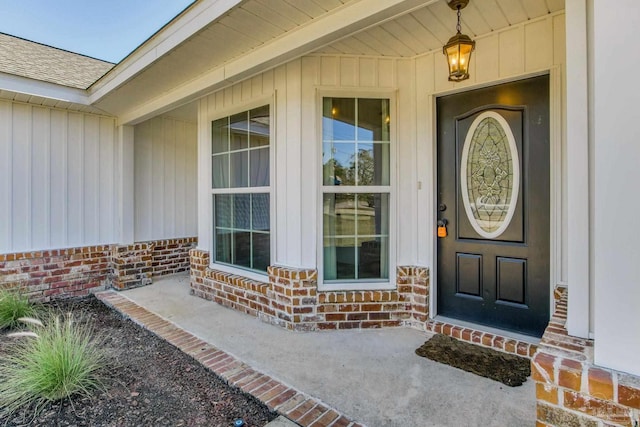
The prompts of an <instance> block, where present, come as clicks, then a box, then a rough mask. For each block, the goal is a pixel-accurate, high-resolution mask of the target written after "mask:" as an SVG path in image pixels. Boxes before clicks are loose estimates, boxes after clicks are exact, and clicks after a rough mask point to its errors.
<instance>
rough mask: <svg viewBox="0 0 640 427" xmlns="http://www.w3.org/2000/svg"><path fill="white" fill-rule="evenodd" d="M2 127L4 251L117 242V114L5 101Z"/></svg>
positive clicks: (0, 225)
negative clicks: (114, 219)
mask: <svg viewBox="0 0 640 427" xmlns="http://www.w3.org/2000/svg"><path fill="white" fill-rule="evenodd" d="M0 128H1V129H2V130H1V131H0V203H1V207H0V253H10V252H20V251H30V250H40V249H50V248H65V247H74V246H84V245H92V244H104V243H112V242H113V241H114V236H115V230H114V226H113V218H114V209H115V206H116V201H115V199H114V188H113V176H114V175H113V174H114V170H113V161H112V159H113V155H114V149H115V141H114V133H113V129H114V120H113V119H111V118H107V117H100V116H95V115H91V114H83V113H69V112H66V111H62V110H56V109H52V108H46V107H39V106H38V107H36V106H31V105H27V104H22V103H19V102H11V101H0ZM103 176H104V177H105V179H102V178H100V177H103ZM99 178H100V179H99ZM98 201H100V203H98Z"/></svg>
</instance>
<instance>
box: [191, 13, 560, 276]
mask: <svg viewBox="0 0 640 427" xmlns="http://www.w3.org/2000/svg"><path fill="white" fill-rule="evenodd" d="M562 21H563V15H562V14H557V15H549V16H547V17H545V18H542V19H538V20H532V21H528V22H526V23H523V24H519V25H514V26H512V27H508V28H506V29H505V30H502V31H496V32H493V33H490V34H488V35H485V36H482V37H478V38H477V39H476V41H477V43H478V45H477V49H476V52H475V53H474V58H473V60H472V70H471V76H472V77H471V79H469V80H468V81H466V82H462V83H458V84H454V83H451V82H449V81H448V80H447V74H446V73H447V67H446V65H445V60H444V57H443V55H442V53H441V52H440V51H438V52H431V53H427V54H424V55H420V56H418V57H416V58H413V59H406V58H405V59H395V58H383V57H377V58H376V57H371V56H349V55H331V54H323V55H311V56H306V57H303V58H301V59H297V60H294V61H291V62H289V63H287V64H285V65H282V66H279V67H276V68H275V69H274V70H271V71H268V72H265V73H263V74H260V75H257V76H254V77H252V78H251V79H249V80H247V81H244V82H240V83H237V84H235V85H233V86H231V87H228V88H226V89H224V90H221V91H219V92H216V93H213V94H211V95H209V96H208V97H206V98H205V100H203V102H202V103H201V115H200V124H199V126H200V135H201V138H202V140H201V141H200V144H203V143H205V142H206V140H207V139H208V138H210V135H209V133H208V132H209V126H210V121H211V120H212V119H213V118H217V117H223V116H225V115H228V114H232V113H235V112H238V111H241V110H242V109H243V108H245V107H247V106H249V108H250V107H251V106H255V105H256V104H255V103H256V102H259V101H265V100H268V99H269V97H270V96H275V109H274V110H273V112H272V114H273V115H274V116H275V122H274V125H275V130H276V140H275V142H274V143H273V144H274V145H273V146H272V147H273V154H274V155H275V163H276V166H275V169H276V170H275V182H274V193H273V194H274V197H273V199H272V203H274V204H275V215H276V217H275V227H276V229H275V230H273V234H272V236H273V238H274V239H275V244H276V253H275V257H274V260H273V261H274V262H275V263H278V264H282V265H287V266H292V267H298V266H300V267H310V268H315V267H316V260H317V253H316V252H317V243H318V241H317V239H318V238H319V237H320V236H319V234H318V233H319V229H318V227H317V223H318V221H319V220H320V217H319V216H318V215H319V214H320V206H318V203H319V197H318V194H319V191H320V189H319V184H320V183H319V181H318V176H317V175H318V173H319V167H320V162H321V160H320V154H319V153H320V152H321V150H320V149H319V145H318V144H320V142H319V140H318V136H319V133H318V132H319V128H318V126H319V115H320V112H319V111H318V105H319V104H318V97H319V96H321V95H318V92H317V89H318V90H321V91H335V92H338V93H341V94H344V96H353V97H357V96H359V94H362V93H366V94H367V95H371V94H376V93H380V94H382V95H381V96H388V95H389V94H395V96H394V98H395V105H394V108H395V112H396V114H395V119H396V123H395V126H396V133H395V140H394V143H396V144H397V147H396V171H397V173H396V177H395V183H394V188H395V193H394V196H395V201H396V205H395V210H396V220H395V223H396V226H395V233H396V234H395V235H396V240H397V248H396V254H395V258H396V260H397V262H398V264H419V265H424V266H428V267H430V266H431V263H432V261H433V237H432V236H433V233H434V229H433V223H434V221H435V218H434V208H433V197H434V191H435V187H434V186H435V182H436V177H435V170H434V169H433V165H434V164H435V162H434V153H435V140H434V127H435V121H434V118H435V113H434V109H433V103H434V100H435V96H437V95H438V94H442V93H447V92H448V91H452V90H460V89H461V88H465V87H470V86H481V85H487V84H491V83H492V82H497V81H502V80H508V79H513V78H518V77H520V76H526V75H529V74H531V73H538V72H542V71H545V70H549V69H551V68H552V67H554V66H562V64H563V61H564V55H563V52H564V51H563V49H564V47H563V43H564V27H563V26H562V25H561V23H562ZM265 102H266V101H265ZM203 106H204V107H206V108H204V107H203ZM556 114H558V115H559V114H560V112H556ZM200 155H201V156H206V157H207V159H201V160H202V161H203V162H205V164H206V162H209V168H210V159H209V157H210V155H209V152H208V151H207V152H206V153H205V152H204V151H202V152H201V154H200ZM202 164H203V163H201V165H202ZM199 179H200V180H205V182H207V183H208V182H209V181H210V179H211V178H210V176H209V169H207V171H204V170H203V171H201V175H200V177H199ZM556 184H557V185H560V186H561V185H562V183H561V182H557V183H556ZM561 193H562V192H561V191H560V194H561ZM199 195H200V197H206V198H207V200H210V188H209V186H208V185H207V186H201V190H200V193H199ZM563 200H564V199H563ZM562 203H564V202H562ZM204 211H205V210H203V211H202V212H204ZM202 212H201V215H202ZM206 212H210V210H206ZM208 215H210V213H208ZM210 221H211V218H204V219H203V218H201V222H200V227H201V228H202V229H201V230H200V232H199V235H200V236H201V238H202V237H203V236H209V233H210V224H209V222H210ZM400 224H402V227H400ZM565 225H566V223H564V222H563V226H565ZM208 241H209V240H208V237H207V242H208ZM564 241H565V240H563V242H564ZM561 246H562V249H561V250H563V251H565V250H566V249H564V246H565V245H564V244H563V245H561ZM200 247H201V248H202V249H210V248H209V247H205V246H203V245H202V244H201V245H200ZM558 280H559V281H560V280H561V279H560V278H558Z"/></svg>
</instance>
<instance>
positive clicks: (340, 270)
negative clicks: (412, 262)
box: [323, 193, 389, 280]
mask: <svg viewBox="0 0 640 427" xmlns="http://www.w3.org/2000/svg"><path fill="white" fill-rule="evenodd" d="M323 211H324V215H323V216H324V224H323V226H324V227H323V229H324V230H323V234H324V236H323V242H324V278H325V280H339V279H344V280H346V279H353V280H355V279H387V278H388V277H389V244H388V241H389V231H388V230H389V195H388V194H381V193H363V194H355V195H354V194H325V195H324V203H323Z"/></svg>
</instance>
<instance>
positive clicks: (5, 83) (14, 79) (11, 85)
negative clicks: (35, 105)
mask: <svg viewBox="0 0 640 427" xmlns="http://www.w3.org/2000/svg"><path fill="white" fill-rule="evenodd" d="M0 89H2V90H6V91H11V92H16V93H23V94H26V95H32V96H41V97H43V98H49V99H56V100H58V101H65V102H71V103H74V104H81V105H91V104H90V102H89V96H88V95H87V92H86V91H85V90H83V89H76V88H72V87H67V86H61V85H58V84H55V83H49V82H44V81H40V80H34V79H30V78H27V77H21V76H16V75H14V74H7V73H0Z"/></svg>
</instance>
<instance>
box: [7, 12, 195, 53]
mask: <svg viewBox="0 0 640 427" xmlns="http://www.w3.org/2000/svg"><path fill="white" fill-rule="evenodd" d="M192 2H193V0H0V32H2V33H6V34H11V35H12V36H18V37H22V38H24V39H27V40H32V41H35V42H38V43H43V44H46V45H49V46H53V47H57V48H60V49H65V50H69V51H71V52H75V53H81V54H83V55H87V56H91V57H93V58H97V59H102V60H104V61H109V62H115V63H117V62H120V61H121V60H122V59H124V57H126V56H127V55H128V54H129V53H131V51H133V50H134V49H135V48H136V47H138V46H139V45H140V44H141V43H142V42H144V41H145V40H146V39H148V38H149V37H150V36H152V35H153V34H154V33H155V32H156V31H158V30H159V29H160V28H162V26H164V25H165V24H166V23H167V22H169V21H170V20H171V19H172V18H174V17H175V16H176V15H177V14H178V13H180V12H181V11H182V10H183V9H184V8H186V7H187V6H188V5H189V4H191V3H192Z"/></svg>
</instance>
